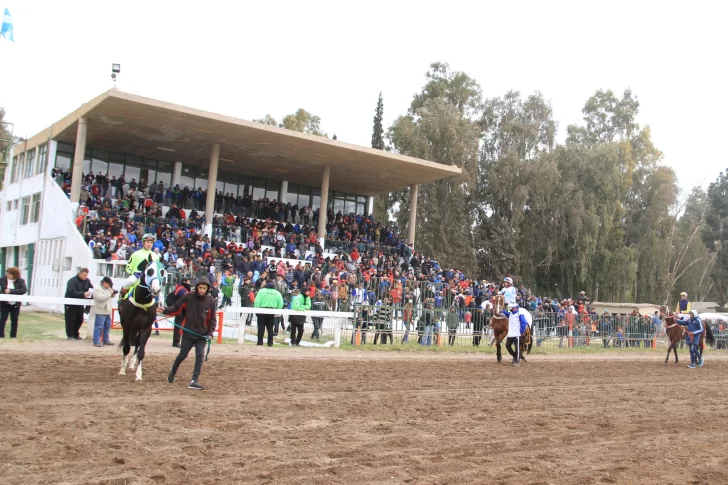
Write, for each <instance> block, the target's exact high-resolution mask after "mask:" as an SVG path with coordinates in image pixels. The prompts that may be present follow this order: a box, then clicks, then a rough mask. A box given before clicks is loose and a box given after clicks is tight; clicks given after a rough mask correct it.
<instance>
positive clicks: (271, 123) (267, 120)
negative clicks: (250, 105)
mask: <svg viewBox="0 0 728 485" xmlns="http://www.w3.org/2000/svg"><path fill="white" fill-rule="evenodd" d="M253 121H254V122H256V123H261V124H263V125H269V126H278V122H277V121H276V120H275V118H273V117H272V116H271V115H265V116H264V117H262V118H261V119H259V120H253Z"/></svg>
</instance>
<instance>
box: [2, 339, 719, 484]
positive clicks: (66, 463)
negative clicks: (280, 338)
mask: <svg viewBox="0 0 728 485" xmlns="http://www.w3.org/2000/svg"><path fill="white" fill-rule="evenodd" d="M148 351H149V355H148V357H147V359H146V362H145V364H146V365H145V374H144V381H143V382H134V381H133V379H134V376H133V374H132V373H129V374H128V375H127V376H119V375H117V374H118V371H119V364H120V352H119V351H118V350H117V349H116V348H115V347H113V348H112V347H107V348H103V349H96V348H94V347H91V346H90V345H89V344H88V343H87V342H68V341H60V340H59V341H53V340H51V341H42V342H41V341H38V342H26V343H14V344H4V345H2V346H0V382H2V386H0V389H1V390H2V393H0V405H1V406H2V413H0V430H2V431H0V456H1V457H2V459H0V483H3V484H16V483H54V484H55V483H83V484H144V483H174V484H177V483H256V484H261V483H283V484H294V483H295V484H298V483H310V484H330V483H341V484H359V483H362V484H364V483H366V484H370V483H371V484H378V483H417V484H420V483H423V484H446V483H448V484H454V483H508V484H511V483H516V484H520V483H524V484H526V483H529V484H538V483H541V484H547V483H548V484H551V483H553V484H572V483H573V484H588V483H641V484H650V483H655V484H657V483H659V484H670V483H674V484H684V483H693V484H699V483H711V484H713V483H728V431H726V430H727V429H728V428H726V422H728V419H727V418H728V378H727V376H728V358H727V357H726V355H725V354H720V353H716V352H711V353H710V354H707V355H708V358H707V359H706V366H705V367H704V368H702V369H696V370H691V369H687V368H686V366H685V364H687V356H686V355H685V354H681V356H680V358H681V363H680V364H679V365H677V366H676V365H674V364H670V365H668V366H663V365H662V360H663V359H664V357H661V356H660V355H656V354H644V355H641V354H630V355H614V354H594V355H578V354H568V355H549V356H531V357H530V359H529V360H530V362H529V363H528V364H524V365H523V366H522V367H520V368H512V367H510V366H508V365H503V364H501V365H499V364H496V363H495V358H494V357H493V356H492V355H482V354H432V353H428V352H422V353H393V352H387V353H385V352H350V351H349V352H345V351H338V350H325V349H303V348H299V349H287V348H274V349H267V348H263V349H261V348H255V347H250V346H242V347H238V346H235V345H219V346H213V350H212V353H211V354H210V361H209V362H207V363H206V364H205V367H204V369H203V376H202V379H201V381H202V382H203V383H204V384H205V385H206V386H207V390H205V391H201V392H194V391H190V390H188V389H187V387H186V384H187V382H188V379H189V376H190V374H191V368H192V362H191V359H188V361H187V362H185V363H184V364H183V366H182V368H181V369H180V373H179V375H178V377H179V378H178V381H177V383H175V384H173V385H170V384H167V383H166V382H165V377H166V373H167V371H168V369H169V365H170V364H171V361H172V359H173V356H174V352H175V351H174V349H172V348H170V347H169V342H168V341H161V340H158V341H152V342H151V343H150V346H149V348H148ZM683 360H684V361H685V362H682V361H683Z"/></svg>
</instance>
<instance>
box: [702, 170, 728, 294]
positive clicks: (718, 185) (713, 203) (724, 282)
mask: <svg viewBox="0 0 728 485" xmlns="http://www.w3.org/2000/svg"><path fill="white" fill-rule="evenodd" d="M708 204H709V205H708V214H707V217H706V225H705V229H704V231H703V241H704V242H705V244H706V246H708V248H709V249H710V250H711V251H714V252H715V253H716V258H715V265H714V266H713V268H712V271H711V278H712V281H713V283H714V285H715V290H716V301H717V302H718V304H719V305H720V306H724V305H725V304H726V302H728V176H727V175H726V174H725V173H723V172H721V173H720V175H719V176H718V178H717V179H716V181H715V182H713V183H712V184H710V186H709V187H708Z"/></svg>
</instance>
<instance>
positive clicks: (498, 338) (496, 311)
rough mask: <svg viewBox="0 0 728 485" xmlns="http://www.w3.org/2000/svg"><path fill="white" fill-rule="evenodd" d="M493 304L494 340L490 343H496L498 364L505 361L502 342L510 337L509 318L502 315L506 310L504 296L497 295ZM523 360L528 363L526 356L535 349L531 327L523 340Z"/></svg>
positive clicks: (491, 324)
mask: <svg viewBox="0 0 728 485" xmlns="http://www.w3.org/2000/svg"><path fill="white" fill-rule="evenodd" d="M491 303H493V317H492V318H491V319H490V328H491V329H493V340H491V341H490V345H493V342H495V352H496V353H495V355H496V358H497V359H498V362H500V361H501V360H503V355H502V353H501V342H503V341H505V339H506V336H507V335H508V318H507V317H504V316H502V315H501V311H503V310H505V308H506V304H505V298H503V295H495V296H494V297H493V298H491ZM520 347H521V360H523V361H524V362H526V355H527V354H529V353H531V348H532V347H533V340H532V339H531V327H530V326H528V327H526V333H524V334H523V335H522V338H521V344H520Z"/></svg>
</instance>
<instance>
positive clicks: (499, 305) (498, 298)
mask: <svg viewBox="0 0 728 485" xmlns="http://www.w3.org/2000/svg"><path fill="white" fill-rule="evenodd" d="M492 303H493V312H494V313H495V314H496V315H497V314H499V313H500V312H501V310H503V309H504V308H505V307H506V299H505V297H504V296H503V295H495V296H494V297H493V298H492Z"/></svg>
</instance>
